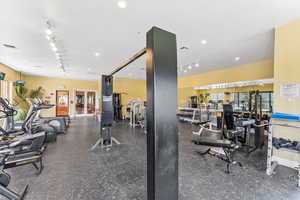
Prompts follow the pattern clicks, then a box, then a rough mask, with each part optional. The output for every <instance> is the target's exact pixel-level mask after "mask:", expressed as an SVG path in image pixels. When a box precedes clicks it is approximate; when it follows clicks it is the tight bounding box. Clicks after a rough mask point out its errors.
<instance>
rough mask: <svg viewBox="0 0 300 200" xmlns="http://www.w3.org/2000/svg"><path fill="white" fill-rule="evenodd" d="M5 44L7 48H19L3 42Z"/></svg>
mask: <svg viewBox="0 0 300 200" xmlns="http://www.w3.org/2000/svg"><path fill="white" fill-rule="evenodd" d="M3 46H4V47H6V48H11V49H16V48H17V47H15V46H14V45H10V44H3Z"/></svg>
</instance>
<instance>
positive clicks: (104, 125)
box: [101, 75, 114, 146]
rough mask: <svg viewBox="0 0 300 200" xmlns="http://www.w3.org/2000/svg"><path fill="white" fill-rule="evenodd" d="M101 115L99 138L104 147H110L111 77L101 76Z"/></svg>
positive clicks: (111, 122)
mask: <svg viewBox="0 0 300 200" xmlns="http://www.w3.org/2000/svg"><path fill="white" fill-rule="evenodd" d="M101 86H102V114H101V136H102V139H103V145H104V146H111V145H112V141H111V132H110V129H111V127H112V124H113V116H114V111H113V101H112V100H113V98H112V96H113V76H106V75H102V84H101Z"/></svg>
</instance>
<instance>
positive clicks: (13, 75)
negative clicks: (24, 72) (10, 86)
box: [0, 63, 20, 82]
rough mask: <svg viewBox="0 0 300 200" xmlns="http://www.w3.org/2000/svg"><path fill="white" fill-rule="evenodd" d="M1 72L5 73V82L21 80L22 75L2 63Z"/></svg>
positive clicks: (0, 65)
mask: <svg viewBox="0 0 300 200" xmlns="http://www.w3.org/2000/svg"><path fill="white" fill-rule="evenodd" d="M0 72H4V73H5V74H6V75H5V80H7V81H13V82H14V81H16V80H19V79H20V73H19V72H16V71H15V70H13V69H11V68H9V67H8V66H6V65H4V64H1V63H0Z"/></svg>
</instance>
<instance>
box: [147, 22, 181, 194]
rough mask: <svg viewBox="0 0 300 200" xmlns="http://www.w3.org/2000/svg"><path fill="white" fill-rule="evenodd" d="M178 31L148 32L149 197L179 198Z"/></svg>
mask: <svg viewBox="0 0 300 200" xmlns="http://www.w3.org/2000/svg"><path fill="white" fill-rule="evenodd" d="M176 111H177V47H176V35H175V34H173V33H170V32H167V31H164V30H161V29H159V28H156V27H153V28H152V29H151V30H150V31H149V32H148V33H147V193H148V200H177V199H178V128H177V118H176Z"/></svg>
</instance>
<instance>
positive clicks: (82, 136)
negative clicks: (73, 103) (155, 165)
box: [0, 118, 300, 200]
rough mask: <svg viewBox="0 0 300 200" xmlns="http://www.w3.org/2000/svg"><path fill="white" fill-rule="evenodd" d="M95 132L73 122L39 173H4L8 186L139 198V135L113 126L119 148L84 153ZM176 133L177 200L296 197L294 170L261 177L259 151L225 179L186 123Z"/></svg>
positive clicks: (58, 194) (61, 198)
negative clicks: (194, 141)
mask: <svg viewBox="0 0 300 200" xmlns="http://www.w3.org/2000/svg"><path fill="white" fill-rule="evenodd" d="M194 129H195V127H194ZM98 130H99V128H98V126H97V123H96V121H95V120H94V119H93V118H77V119H74V120H73V122H72V125H71V127H70V128H69V130H68V133H67V134H66V135H61V136H59V138H58V141H57V143H55V144H51V145H49V147H48V149H47V152H46V155H45V159H44V163H45V169H44V171H43V173H42V174H41V175H39V176H36V175H35V170H34V169H33V167H32V166H22V167H19V168H14V169H10V170H7V172H8V173H9V174H10V175H11V177H12V180H11V184H10V185H9V188H11V189H14V190H15V191H21V190H22V188H23V187H24V186H25V185H26V184H29V185H30V190H29V193H28V195H27V196H26V199H27V200H114V199H121V200H145V199H146V195H145V194H146V188H145V183H146V180H145V179H146V177H145V172H146V162H145V160H146V138H145V135H144V133H143V132H142V131H141V130H139V129H132V128H130V127H129V126H128V124H127V123H119V124H116V125H115V128H114V130H113V135H114V136H115V137H116V138H117V139H118V140H119V141H121V142H122V144H121V145H119V146H114V148H113V149H111V150H110V151H103V150H101V149H100V148H98V149H96V150H95V151H94V152H89V151H88V149H89V148H90V147H91V145H92V144H93V143H94V142H95V141H96V140H97V138H98V135H99V134H98ZM179 130H180V133H181V134H180V144H179V150H180V154H179V183H180V195H179V196H180V200H200V199H201V200H210V199H211V200H226V199H228V200H229V199H230V200H240V199H243V200H250V199H251V200H252V199H255V200H271V199H272V200H286V199H291V200H296V199H298V200H299V199H300V189H299V188H297V187H296V179H295V178H294V177H295V176H296V171H293V170H291V169H288V168H285V167H279V168H278V170H277V174H276V175H274V176H272V177H269V176H267V175H266V174H265V166H266V161H265V152H264V151H257V152H255V153H253V154H251V155H250V157H249V158H245V157H244V156H243V155H242V154H238V155H237V158H238V160H239V161H241V162H242V163H243V165H244V169H241V168H239V167H237V166H236V167H234V168H233V173H232V174H230V175H228V174H225V173H224V169H225V165H224V163H223V162H222V161H220V160H218V159H216V158H211V157H201V156H199V155H198V154H197V153H196V152H195V151H196V150H197V149H198V148H201V147H197V146H194V145H193V144H191V142H190V141H191V138H192V136H191V130H192V127H191V125H190V124H181V123H180V124H179ZM0 199H2V198H0Z"/></svg>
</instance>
